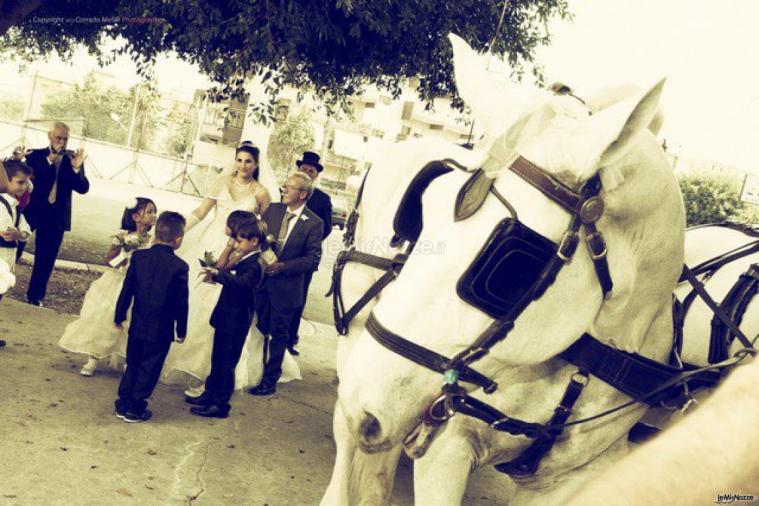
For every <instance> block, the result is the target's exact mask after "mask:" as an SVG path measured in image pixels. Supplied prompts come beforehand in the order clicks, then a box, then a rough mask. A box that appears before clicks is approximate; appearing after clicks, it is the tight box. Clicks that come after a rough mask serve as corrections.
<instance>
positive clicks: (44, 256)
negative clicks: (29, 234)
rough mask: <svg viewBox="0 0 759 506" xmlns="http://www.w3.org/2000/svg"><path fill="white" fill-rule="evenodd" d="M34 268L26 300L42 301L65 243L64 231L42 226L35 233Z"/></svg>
mask: <svg viewBox="0 0 759 506" xmlns="http://www.w3.org/2000/svg"><path fill="white" fill-rule="evenodd" d="M34 234H35V236H34V267H32V278H31V279H30V280H29V289H28V290H27V291H26V298H27V299H28V300H31V301H37V300H42V299H44V298H45V292H47V282H48V281H49V280H50V274H52V273H53V267H54V266H55V259H56V258H57V257H58V251H59V250H60V249H61V243H62V242H63V230H62V229H60V228H58V227H54V226H50V225H46V224H41V225H40V226H39V227H37V230H35V232H34Z"/></svg>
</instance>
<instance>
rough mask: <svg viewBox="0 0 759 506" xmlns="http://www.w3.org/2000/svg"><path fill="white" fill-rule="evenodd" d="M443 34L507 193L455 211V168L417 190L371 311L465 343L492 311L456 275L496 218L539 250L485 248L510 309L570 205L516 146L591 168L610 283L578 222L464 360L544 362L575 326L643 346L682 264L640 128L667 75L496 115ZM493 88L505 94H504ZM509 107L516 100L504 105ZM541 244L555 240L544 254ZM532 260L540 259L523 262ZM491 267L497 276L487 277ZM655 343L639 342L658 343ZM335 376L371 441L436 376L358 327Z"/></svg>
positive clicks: (417, 339)
mask: <svg viewBox="0 0 759 506" xmlns="http://www.w3.org/2000/svg"><path fill="white" fill-rule="evenodd" d="M452 42H453V45H454V66H455V69H456V76H457V85H458V87H459V93H460V94H461V96H462V97H463V98H464V99H465V100H466V101H467V104H468V105H470V107H471V108H472V110H473V111H474V112H475V114H477V113H478V112H483V116H484V117H485V123H486V125H487V127H488V128H489V129H490V132H489V136H490V138H491V139H494V140H493V141H492V143H491V146H490V148H489V149H488V150H487V152H488V154H487V157H486V159H485V160H483V163H482V167H483V168H484V169H485V171H486V172H487V173H488V174H489V175H490V176H491V177H493V178H494V179H495V182H494V188H495V189H496V190H497V193H498V194H500V196H501V197H502V198H503V201H501V199H499V198H496V196H494V195H490V196H488V197H487V198H486V200H485V202H484V204H483V205H482V207H481V208H480V209H479V210H478V211H477V212H476V213H475V214H474V215H472V216H471V217H469V218H467V219H465V220H459V221H456V220H455V219H454V212H453V211H454V202H455V201H456V197H457V194H458V192H459V190H460V188H461V183H462V177H459V176H455V175H454V174H455V173H453V174H451V176H452V177H444V178H440V179H439V180H436V181H434V182H433V183H432V184H431V185H430V187H429V188H428V189H427V191H426V193H425V194H424V199H423V222H424V228H423V230H422V234H421V236H420V238H419V242H418V243H417V248H416V249H415V250H414V252H413V253H412V254H411V255H410V257H409V259H408V261H407V263H406V265H405V267H404V268H403V271H402V272H401V274H400V276H399V277H398V279H396V280H395V281H394V282H393V283H392V284H391V285H390V286H389V287H388V288H386V289H385V291H384V292H383V294H382V297H381V299H380V301H379V302H378V303H377V305H376V306H375V307H374V310H373V315H374V317H375V319H376V321H377V322H379V323H381V325H382V326H383V327H384V328H386V329H388V330H389V331H390V332H392V333H394V334H397V335H399V336H403V337H404V338H406V339H408V340H409V341H412V342H413V343H415V344H417V345H420V346H422V347H424V348H426V349H428V350H432V351H434V352H437V353H438V354H440V355H443V356H445V357H449V358H450V357H454V356H456V355H457V354H459V353H460V352H461V351H462V350H465V349H467V348H468V347H469V346H470V345H471V344H472V343H473V342H474V341H475V340H476V339H477V338H478V337H479V336H481V335H483V333H484V332H485V331H486V330H487V329H488V327H489V326H490V325H491V324H492V323H493V321H494V316H493V313H494V312H497V311H496V310H494V309H493V308H487V307H483V306H482V305H480V304H477V303H473V302H472V300H471V299H470V300H469V302H466V301H465V300H464V298H466V297H464V296H463V295H462V283H461V280H462V279H463V278H462V277H465V276H464V275H465V273H466V272H467V270H468V269H470V267H471V266H473V265H475V264H477V262H478V261H481V260H483V258H482V255H481V253H482V252H485V251H488V249H487V246H488V244H492V241H489V237H490V239H494V237H495V236H494V235H492V234H493V233H494V231H496V230H498V229H499V228H498V227H500V230H502V231H505V232H504V234H506V235H505V236H508V234H512V236H511V237H514V238H516V239H519V241H522V243H523V244H525V243H526V244H527V249H528V250H529V249H530V248H533V247H536V248H537V249H538V250H539V251H537V252H534V251H533V253H534V255H533V253H530V252H528V253H526V256H525V254H522V253H524V251H522V253H520V254H517V255H511V253H513V251H510V250H509V248H506V249H505V250H497V249H496V250H489V251H490V252H491V253H492V251H496V252H497V253H498V254H499V255H501V256H499V257H496V258H491V259H490V260H491V263H490V264H488V265H493V266H494V267H492V268H493V269H494V270H493V271H490V272H487V269H488V268H489V267H486V268H485V272H480V273H479V275H480V276H484V277H481V278H480V280H481V281H482V280H484V281H482V283H483V284H484V285H486V288H489V289H494V290H495V291H497V292H498V295H499V296H500V297H501V299H502V300H501V301H500V304H501V305H502V306H503V305H505V306H506V311H508V310H510V309H513V308H514V307H516V306H522V302H524V301H520V300H519V297H518V296H514V297H512V294H519V293H525V292H529V289H530V288H531V287H532V286H534V285H535V284H536V283H537V277H538V276H537V274H538V273H539V271H540V268H541V267H542V266H543V263H544V262H546V261H548V257H549V256H550V257H551V258H552V257H553V256H555V251H556V246H558V245H559V244H560V243H561V242H562V238H563V236H564V235H565V233H566V232H567V230H568V229H569V228H571V221H572V214H571V213H570V212H568V210H567V209H566V208H565V207H563V206H562V205H559V204H558V203H557V202H556V201H555V199H552V198H549V197H548V196H547V195H546V194H545V193H544V192H541V191H539V190H538V189H536V187H535V186H534V184H531V183H528V182H527V181H526V179H525V178H524V177H523V176H520V175H518V174H517V171H515V170H514V169H513V168H512V167H513V165H512V164H513V163H514V161H515V160H516V159H517V157H518V156H520V155H521V157H524V158H525V159H527V160H529V161H530V162H531V163H532V164H533V165H534V166H536V167H539V168H540V169H539V170H540V171H542V173H544V174H546V175H548V176H550V178H553V179H555V180H558V181H559V182H560V183H561V185H562V186H564V187H566V188H568V189H570V190H572V191H574V192H576V193H581V192H582V191H583V188H586V189H587V187H588V186H589V184H588V182H589V181H591V180H595V179H600V182H601V190H600V194H599V196H600V198H601V199H602V200H603V204H604V211H603V214H602V215H601V217H600V219H598V221H597V222H596V223H595V225H596V226H597V228H598V230H599V231H601V232H602V233H603V235H604V238H605V245H606V247H607V249H608V255H606V259H607V261H608V267H609V271H610V273H611V278H612V280H613V283H614V287H613V290H612V291H611V292H610V293H608V294H607V295H606V297H604V294H603V290H602V283H600V282H599V275H598V274H597V272H596V266H595V265H594V261H593V260H592V259H591V254H590V252H589V250H588V249H587V248H586V247H585V244H584V239H585V235H587V234H588V232H587V229H582V230H581V231H580V234H579V236H580V239H581V240H580V244H579V246H578V247H577V251H576V253H575V254H574V256H573V257H572V258H571V261H568V262H566V263H565V264H563V266H562V267H561V269H560V270H559V271H558V275H556V276H555V279H553V281H552V282H551V283H550V284H548V287H547V289H546V290H545V291H544V292H543V293H542V295H541V296H539V297H537V298H534V300H532V299H533V298H532V297H531V298H530V300H528V301H526V303H525V304H524V306H523V307H521V308H520V309H519V311H517V312H516V313H514V315H515V318H514V326H513V329H512V330H511V331H510V332H509V333H508V336H507V337H506V338H505V340H503V341H501V342H499V343H498V344H497V345H496V346H494V347H493V348H492V349H491V350H490V352H489V354H487V355H485V356H484V357H482V358H481V359H479V360H478V361H476V362H474V363H473V364H472V366H473V367H474V368H475V369H477V370H478V371H479V372H481V373H483V374H485V375H486V376H490V377H493V376H494V375H496V374H498V373H499V372H500V373H501V374H502V373H503V371H505V370H508V368H510V367H512V366H519V365H525V364H537V363H541V362H544V361H546V360H549V359H551V358H553V357H555V356H556V355H557V354H558V353H560V352H561V351H563V350H564V349H566V348H567V347H568V346H569V345H570V344H571V343H572V342H573V341H575V340H576V339H578V338H579V337H580V336H581V335H582V334H583V333H585V332H589V333H591V334H592V335H594V336H595V337H597V338H598V339H600V340H602V341H605V342H607V343H611V344H612V345H614V346H617V347H619V348H623V349H625V350H627V351H640V350H641V348H642V347H647V346H648V344H647V343H646V341H645V337H646V335H647V333H648V332H649V330H650V329H651V327H652V325H654V321H655V320H657V319H658V318H659V317H660V316H661V315H666V314H667V312H666V311H667V310H666V307H667V305H668V304H669V303H670V297H671V292H672V288H673V287H674V284H675V282H676V278H677V276H678V274H679V266H680V265H681V264H682V244H683V235H682V234H683V228H684V226H683V225H684V223H683V221H684V220H683V209H682V201H681V198H680V194H679V190H678V187H677V183H676V180H675V178H674V176H673V174H672V171H671V169H670V167H669V165H668V163H667V162H666V159H665V156H664V154H663V152H662V150H661V148H660V147H659V145H658V143H657V142H656V139H655V137H654V136H653V135H652V134H651V133H650V131H648V126H649V124H650V123H651V122H652V120H653V119H654V117H655V115H656V112H657V107H658V100H659V96H660V93H661V90H662V86H663V81H662V82H659V83H657V84H656V85H654V86H653V87H651V88H650V89H649V90H647V91H645V92H643V93H640V94H637V95H636V96H633V97H630V98H627V99H625V100H620V101H617V102H615V103H613V104H611V105H609V106H608V107H605V108H604V109H602V110H600V111H597V112H595V111H593V114H591V111H590V109H589V108H588V107H587V106H586V105H585V104H584V103H583V102H582V101H581V100H579V99H578V98H576V97H574V96H573V95H571V94H566V93H565V94H557V95H550V94H543V95H542V96H541V97H540V98H539V99H537V100H535V101H531V102H529V105H528V107H527V109H526V110H525V111H524V112H523V113H522V114H521V115H519V116H518V118H517V119H516V120H514V121H509V122H507V123H506V124H503V125H497V124H496V121H495V120H496V119H497V118H498V117H504V116H503V115H500V114H493V111H496V110H498V108H499V104H487V103H483V100H484V99H488V100H493V97H494V93H497V91H496V90H497V87H495V86H490V87H489V88H488V89H487V90H486V91H487V92H483V89H482V83H487V82H488V79H489V78H488V76H487V74H486V73H485V71H484V69H483V68H480V67H478V66H477V65H475V64H473V63H472V62H474V61H476V60H477V55H475V54H474V53H473V52H472V50H471V49H470V48H469V47H468V46H466V44H465V43H464V42H463V41H461V40H460V39H458V38H456V37H452ZM503 101H504V103H506V102H511V101H510V99H509V98H508V97H504V98H503ZM523 103H524V102H523ZM510 107H511V108H512V111H513V104H512V105H510ZM512 117H513V115H512ZM596 176H598V178H596ZM550 178H549V179H550ZM596 210H597V209H596ZM504 219H508V220H509V221H508V222H506V223H504V221H503V220H504ZM517 228H518V229H519V230H517ZM505 236H504V235H501V236H499V237H500V238H501V239H503V238H504V237H505ZM519 241H517V242H519ZM486 243H487V244H486ZM441 244H443V245H444V247H440V245H441ZM420 246H421V247H420ZM425 246H426V248H425ZM551 246H553V248H554V249H553V252H554V253H553V254H552V255H550V254H549V255H547V256H544V253H545V251H549V252H550V251H551ZM517 248H519V247H518V246H517ZM512 256H513V258H512ZM527 257H530V258H532V259H531V260H530V259H529V258H527ZM533 257H534V258H533ZM526 258H527V260H525V259H526ZM535 259H537V260H535ZM533 261H535V262H537V264H530V262H533ZM525 262H526V263H525ZM485 264H487V263H483V265H485ZM536 265H537V270H536ZM498 269H500V270H498ZM494 272H496V273H498V277H497V279H496V280H494V279H489V278H488V276H490V275H492V274H493V273H494ZM657 321H658V320H657ZM663 350H664V347H661V349H659V348H656V349H648V350H647V351H648V352H649V355H651V354H653V355H661V354H663V353H664V351H663ZM340 380H341V381H340V389H339V395H340V402H341V404H342V407H343V410H344V412H345V413H346V415H347V417H348V420H349V425H350V428H351V430H352V432H353V433H354V435H355V436H356V438H357V440H358V441H359V443H360V445H361V446H362V448H364V449H365V450H367V451H381V450H384V449H387V448H389V447H390V446H392V445H394V444H397V443H399V442H400V441H401V440H402V439H403V437H404V436H405V435H406V434H407V433H408V431H409V430H410V429H411V428H412V427H413V426H414V425H415V424H416V423H417V422H418V419H419V417H420V415H421V414H422V413H423V412H424V411H425V408H426V407H427V406H428V405H429V404H430V402H432V401H433V400H434V399H435V398H436V397H437V396H438V395H439V393H440V389H441V384H442V377H441V375H440V374H439V373H437V372H434V371H432V370H430V369H427V368H424V367H422V366H420V365H418V364H416V363H414V362H412V361H410V360H409V359H408V358H405V357H403V356H401V355H399V354H396V353H395V352H392V351H390V350H389V349H388V348H387V347H384V346H382V345H380V344H379V343H378V341H377V340H375V339H374V338H373V337H372V336H371V335H370V334H369V332H368V331H364V333H363V335H362V336H361V338H360V339H359V340H358V343H357V344H356V346H355V348H354V349H353V351H352V353H351V355H350V357H349V359H348V361H347V364H346V367H345V370H344V371H343V373H342V374H341V378H340ZM510 380H511V381H519V378H516V377H515V378H510ZM496 395H497V393H496Z"/></svg>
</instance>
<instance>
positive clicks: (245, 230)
mask: <svg viewBox="0 0 759 506" xmlns="http://www.w3.org/2000/svg"><path fill="white" fill-rule="evenodd" d="M236 237H242V238H243V239H253V238H254V237H257V238H258V244H259V246H260V247H261V250H262V251H263V250H266V249H268V248H269V243H268V241H267V240H266V223H264V222H263V221H261V220H259V219H256V218H253V219H252V220H250V221H246V222H243V223H241V224H240V225H239V226H238V227H237V234H236Z"/></svg>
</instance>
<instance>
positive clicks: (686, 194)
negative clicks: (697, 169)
mask: <svg viewBox="0 0 759 506" xmlns="http://www.w3.org/2000/svg"><path fill="white" fill-rule="evenodd" d="M680 190H681V191H682V193H683V201H684V203H685V213H686V220H687V224H688V226H693V225H701V224H704V223H719V222H723V221H728V220H732V221H744V222H756V221H757V217H759V216H758V213H757V211H756V209H755V208H753V207H752V206H750V205H746V204H744V203H743V202H741V200H740V190H741V182H740V181H739V180H736V179H733V178H728V177H725V176H718V175H710V174H687V175H683V176H681V177H680Z"/></svg>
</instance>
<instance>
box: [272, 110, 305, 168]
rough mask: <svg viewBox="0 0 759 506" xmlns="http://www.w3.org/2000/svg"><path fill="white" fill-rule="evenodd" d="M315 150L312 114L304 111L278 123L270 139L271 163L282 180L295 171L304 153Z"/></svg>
mask: <svg viewBox="0 0 759 506" xmlns="http://www.w3.org/2000/svg"><path fill="white" fill-rule="evenodd" d="M313 148H314V132H313V129H312V127H311V114H310V113H309V112H308V111H302V112H300V113H299V114H297V115H290V116H288V117H287V118H286V119H285V120H284V121H280V122H278V123H276V125H275V127H274V132H273V133H272V135H271V138H270V139H269V149H268V156H269V163H271V165H272V168H273V169H274V171H275V174H277V175H278V176H279V178H280V179H281V180H284V179H285V176H286V175H287V174H288V173H290V172H292V171H293V170H295V161H296V160H298V159H299V156H300V155H302V154H303V152H304V151H307V150H312V149H313Z"/></svg>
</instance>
